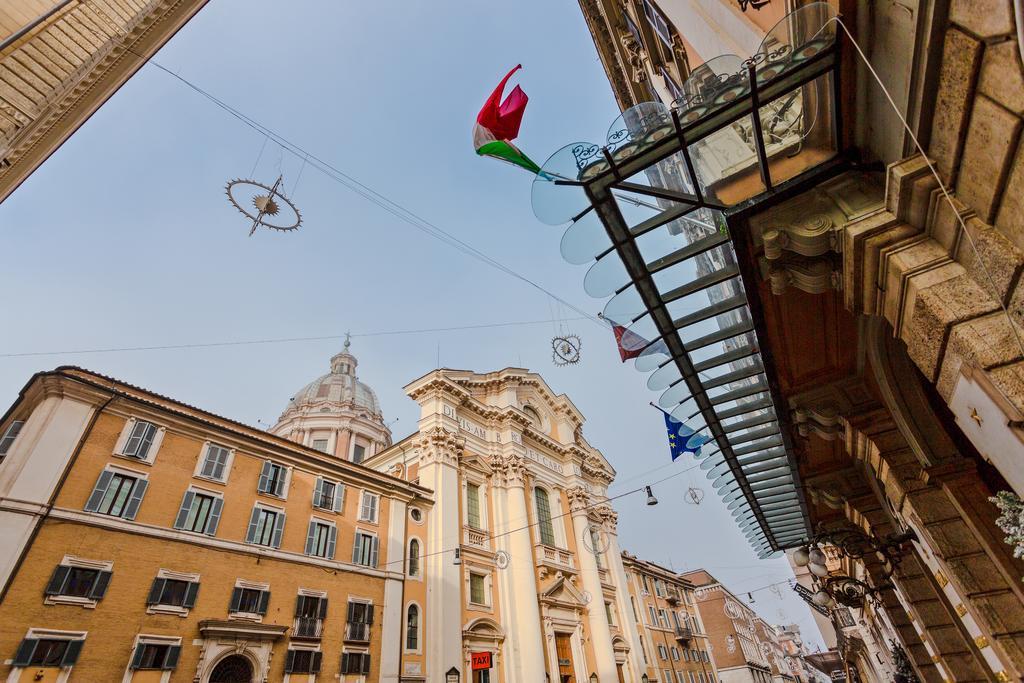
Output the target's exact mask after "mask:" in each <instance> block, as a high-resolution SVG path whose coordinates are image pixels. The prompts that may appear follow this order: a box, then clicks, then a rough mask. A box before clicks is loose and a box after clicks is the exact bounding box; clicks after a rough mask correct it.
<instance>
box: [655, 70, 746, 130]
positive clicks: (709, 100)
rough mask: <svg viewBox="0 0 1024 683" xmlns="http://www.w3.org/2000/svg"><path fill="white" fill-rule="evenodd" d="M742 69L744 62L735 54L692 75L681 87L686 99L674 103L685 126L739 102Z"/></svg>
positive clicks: (673, 105) (695, 71) (692, 72)
mask: <svg viewBox="0 0 1024 683" xmlns="http://www.w3.org/2000/svg"><path fill="white" fill-rule="evenodd" d="M742 70H743V60H742V59H740V58H739V57H737V56H736V55H719V56H718V57H714V58H713V59H709V60H708V61H706V62H704V63H703V64H701V65H700V66H698V67H697V68H696V69H694V70H693V71H691V72H690V76H689V78H687V79H686V82H685V83H683V85H682V91H683V96H682V97H680V98H679V99H677V100H676V101H675V102H673V103H672V107H673V108H674V109H676V110H677V111H678V112H679V121H680V123H682V124H683V125H687V124H691V123H693V122H695V121H697V120H699V119H701V118H703V117H704V115H705V114H707V113H708V112H710V111H711V110H713V109H716V108H717V107H718V106H720V105H722V104H725V103H728V102H731V101H733V100H735V99H736V97H737V96H738V95H739V94H742V90H740V91H738V92H737V90H736V83H735V81H736V80H737V79H736V74H738V73H740V72H741V71H742Z"/></svg>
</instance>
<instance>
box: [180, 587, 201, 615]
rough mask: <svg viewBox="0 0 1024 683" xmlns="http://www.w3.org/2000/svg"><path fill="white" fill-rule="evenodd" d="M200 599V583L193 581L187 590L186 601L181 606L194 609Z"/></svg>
mask: <svg viewBox="0 0 1024 683" xmlns="http://www.w3.org/2000/svg"><path fill="white" fill-rule="evenodd" d="M198 597H199V582H198V581H192V582H190V583H189V584H188V588H186V589H185V601H184V602H182V603H181V606H182V607H184V608H186V609H192V608H193V607H195V605H196V598H198Z"/></svg>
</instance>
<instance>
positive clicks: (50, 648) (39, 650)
mask: <svg viewBox="0 0 1024 683" xmlns="http://www.w3.org/2000/svg"><path fill="white" fill-rule="evenodd" d="M84 644H85V633H81V632H61V631H51V630H44V629H31V630H30V631H29V633H28V636H27V637H26V638H25V639H24V640H22V641H21V644H20V645H19V646H18V651H17V652H16V653H15V655H14V660H13V661H12V662H11V666H13V667H15V668H26V667H62V668H63V667H70V666H74V665H75V664H77V663H78V657H79V655H80V654H81V653H82V646H83V645H84ZM14 679H15V680H17V676H15V677H14Z"/></svg>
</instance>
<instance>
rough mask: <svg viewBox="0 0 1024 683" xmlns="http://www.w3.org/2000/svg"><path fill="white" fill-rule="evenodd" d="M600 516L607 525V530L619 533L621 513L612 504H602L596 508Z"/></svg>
mask: <svg viewBox="0 0 1024 683" xmlns="http://www.w3.org/2000/svg"><path fill="white" fill-rule="evenodd" d="M596 512H597V515H598V517H599V518H600V519H601V522H602V523H603V524H604V526H605V530H606V531H608V532H609V533H612V534H614V533H617V532H618V525H619V513H618V512H616V511H615V510H613V509H612V507H611V506H610V505H601V506H599V507H598V508H597V510H596Z"/></svg>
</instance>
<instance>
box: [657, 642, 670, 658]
mask: <svg viewBox="0 0 1024 683" xmlns="http://www.w3.org/2000/svg"><path fill="white" fill-rule="evenodd" d="M658 656H659V657H660V658H662V659H665V660H667V659H668V650H666V649H665V646H664V645H659V646H658Z"/></svg>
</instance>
